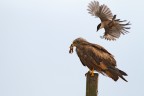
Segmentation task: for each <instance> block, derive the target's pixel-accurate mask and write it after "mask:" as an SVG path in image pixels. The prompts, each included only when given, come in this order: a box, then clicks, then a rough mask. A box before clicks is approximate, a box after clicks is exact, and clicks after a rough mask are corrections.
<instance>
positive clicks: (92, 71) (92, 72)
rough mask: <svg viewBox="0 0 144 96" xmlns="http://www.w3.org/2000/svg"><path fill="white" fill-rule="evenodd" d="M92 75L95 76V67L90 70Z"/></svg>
mask: <svg viewBox="0 0 144 96" xmlns="http://www.w3.org/2000/svg"><path fill="white" fill-rule="evenodd" d="M90 75H91V76H92V77H93V76H94V68H93V69H92V70H90Z"/></svg>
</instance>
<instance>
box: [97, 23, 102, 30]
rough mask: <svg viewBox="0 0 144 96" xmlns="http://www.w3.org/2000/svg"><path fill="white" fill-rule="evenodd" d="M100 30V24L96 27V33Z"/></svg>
mask: <svg viewBox="0 0 144 96" xmlns="http://www.w3.org/2000/svg"><path fill="white" fill-rule="evenodd" d="M99 29H101V23H100V24H99V25H98V26H97V31H98V30H99Z"/></svg>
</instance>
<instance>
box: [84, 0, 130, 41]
mask: <svg viewBox="0 0 144 96" xmlns="http://www.w3.org/2000/svg"><path fill="white" fill-rule="evenodd" d="M87 10H88V11H89V13H90V14H91V15H92V16H95V17H99V18H100V20H101V23H100V24H99V25H98V26H97V31H98V30H99V29H102V28H104V29H105V33H104V35H103V36H101V37H102V38H105V39H106V40H116V38H119V37H120V35H121V34H123V35H124V34H126V33H128V31H127V29H130V27H127V25H130V23H129V22H127V23H125V24H123V22H126V20H120V19H116V15H113V14H112V12H111V10H110V9H109V8H108V7H107V5H105V4H103V5H100V4H99V2H98V1H93V2H91V3H89V5H88V9H87Z"/></svg>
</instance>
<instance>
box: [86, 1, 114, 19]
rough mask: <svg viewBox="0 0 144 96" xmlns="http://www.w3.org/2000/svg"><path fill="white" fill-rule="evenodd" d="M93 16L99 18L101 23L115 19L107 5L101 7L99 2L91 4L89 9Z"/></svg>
mask: <svg viewBox="0 0 144 96" xmlns="http://www.w3.org/2000/svg"><path fill="white" fill-rule="evenodd" d="M87 10H88V11H89V13H90V14H91V15H92V16H96V17H99V18H100V19H101V21H105V20H111V19H112V18H113V15H112V12H111V10H110V9H109V8H108V7H107V6H106V5H105V4H103V5H101V6H100V5H99V2H98V1H93V2H91V3H89V5H88V9H87Z"/></svg>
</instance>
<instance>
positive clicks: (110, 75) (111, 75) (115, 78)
mask: <svg viewBox="0 0 144 96" xmlns="http://www.w3.org/2000/svg"><path fill="white" fill-rule="evenodd" d="M105 73H106V75H107V76H108V77H110V78H112V79H113V80H114V81H117V80H118V78H119V77H118V76H117V75H116V74H113V73H112V72H111V71H109V70H107V71H105Z"/></svg>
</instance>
